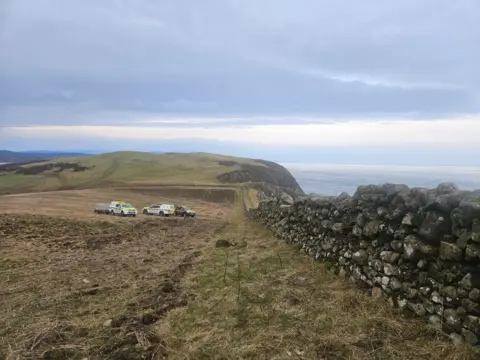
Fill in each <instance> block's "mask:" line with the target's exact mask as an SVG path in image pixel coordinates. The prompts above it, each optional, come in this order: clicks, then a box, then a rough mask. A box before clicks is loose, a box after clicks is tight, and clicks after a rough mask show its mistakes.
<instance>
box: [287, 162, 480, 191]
mask: <svg viewBox="0 0 480 360" xmlns="http://www.w3.org/2000/svg"><path fill="white" fill-rule="evenodd" d="M282 165H283V166H285V167H286V168H287V169H288V170H289V171H290V172H291V173H292V175H293V176H294V177H295V179H297V181H298V183H299V184H300V186H301V187H302V189H303V191H304V192H305V193H307V194H309V193H315V194H321V195H338V194H340V193H342V192H347V193H349V194H353V193H354V192H355V190H356V189H357V187H358V186H359V185H368V184H383V183H387V182H388V183H395V184H406V185H408V186H410V187H426V188H434V187H437V185H438V184H439V183H441V182H453V183H455V184H456V185H457V186H458V187H459V188H460V189H463V190H474V189H480V167H456V166H389V165H385V166H382V165H378V166H377V165H375V166H373V165H327V164H296V163H283V164H282Z"/></svg>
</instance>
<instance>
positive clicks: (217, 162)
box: [0, 151, 303, 193]
mask: <svg viewBox="0 0 480 360" xmlns="http://www.w3.org/2000/svg"><path fill="white" fill-rule="evenodd" d="M250 182H251V183H255V184H257V185H258V184H261V183H268V184H270V185H274V186H278V187H281V188H282V189H284V190H286V191H288V192H290V193H294V192H299V193H303V192H302V190H301V189H300V186H299V185H298V183H297V181H296V180H295V178H294V177H293V176H292V174H290V172H289V171H288V170H287V169H285V168H284V167H283V166H281V165H279V164H276V163H273V162H269V161H264V160H256V159H248V158H239V157H232V156H224V155H217V154H208V153H164V154H152V153H146V152H133V151H121V152H113V153H106V154H100V155H90V156H85V155H84V156H76V157H61V158H57V159H53V160H48V161H35V162H31V163H28V164H7V165H0V193H18V192H29V191H46V190H60V189H86V188H101V187H113V186H132V185H133V186H141V185H145V186H149V185H188V186H191V185H204V186H206V185H217V186H221V185H222V184H223V185H224V186H229V185H230V186H231V184H243V183H250Z"/></svg>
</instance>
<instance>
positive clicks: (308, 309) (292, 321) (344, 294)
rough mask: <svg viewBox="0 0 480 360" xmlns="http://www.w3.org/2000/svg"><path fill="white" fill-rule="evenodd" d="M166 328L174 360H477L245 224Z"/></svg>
mask: <svg viewBox="0 0 480 360" xmlns="http://www.w3.org/2000/svg"><path fill="white" fill-rule="evenodd" d="M217 239H226V240H228V241H230V242H235V243H237V244H238V245H237V246H234V247H230V248H211V249H208V250H207V252H206V254H205V256H204V257H203V261H202V262H201V264H199V265H197V266H196V267H195V269H194V271H193V272H191V273H190V274H189V275H188V276H187V277H186V278H185V280H184V284H183V286H184V290H185V291H187V292H189V293H194V294H195V299H194V300H193V301H191V302H189V304H188V305H187V306H186V307H183V308H176V309H174V310H172V311H171V312H169V314H168V315H167V317H166V319H165V320H164V321H163V322H161V323H159V325H157V328H158V333H159V335H160V337H161V338H162V339H164V341H165V346H166V348H167V352H168V354H169V359H178V360H180V359H181V360H187V359H192V360H193V359H352V360H353V359H355V360H357V359H381V360H387V359H391V360H393V359H395V360H400V359H425V360H427V359H438V360H440V359H442V360H445V359H451V360H453V359H455V360H460V359H462V360H463V359H475V358H478V357H476V356H479V355H480V353H476V354H475V353H474V351H473V350H472V349H471V348H470V349H469V348H467V347H465V348H456V347H454V346H453V345H451V344H450V343H449V339H448V338H446V337H445V336H444V335H442V334H439V333H437V332H436V331H435V330H433V329H430V328H428V327H427V326H426V325H424V324H423V323H421V322H420V321H418V320H409V319H405V318H402V317H401V316H400V315H399V314H398V313H396V312H395V310H393V309H391V308H390V307H389V306H388V305H387V304H386V303H385V302H384V301H383V300H381V299H380V300H375V299H373V298H372V297H370V296H369V295H367V293H365V292H363V291H361V290H359V289H357V288H355V286H353V285H352V284H350V283H348V282H347V281H346V280H344V279H341V278H339V277H337V276H335V275H334V274H333V273H332V272H331V271H330V270H329V269H328V266H325V265H324V264H322V263H320V262H317V261H314V260H313V259H312V258H311V257H307V256H305V255H301V254H300V253H299V252H298V249H297V248H295V247H294V246H287V245H285V244H283V243H281V242H279V241H278V240H276V239H274V238H273V237H272V235H271V234H270V233H269V232H268V231H266V230H265V229H264V228H262V227H261V226H259V225H254V224H251V223H247V222H246V220H245V219H243V218H242V217H241V216H237V217H236V220H235V221H234V222H232V223H231V224H230V225H229V227H228V228H226V230H225V231H224V232H223V233H222V234H219V235H218V236H217Z"/></svg>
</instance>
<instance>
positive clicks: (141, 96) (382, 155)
mask: <svg viewBox="0 0 480 360" xmlns="http://www.w3.org/2000/svg"><path fill="white" fill-rule="evenodd" d="M479 16H480V2H478V0H457V1H455V2H454V1H446V0H422V1H417V0H402V1H394V0H392V1H382V0H364V1H356V0H337V1H335V2H332V1H327V0H255V1H254V0H202V1H195V0H102V1H96V0H82V1H75V0H62V1H60V0H0V148H6V149H11V150H32V149H49V150H66V151H79V150H81V151H86V150H92V151H115V150H141V151H187V152H189V151H205V152H216V153H226V154H231V155H239V156H249V157H258V158H266V159H269V160H275V161H284V162H303V163H323V164H325V163H335V164H372V165H375V164H391V165H459V166H460V165H461V166H480V157H479V156H478V153H479V150H480V115H479V113H480V72H479V71H478V64H479V63H480V48H479V47H478V46H476V44H478V43H479V42H480V23H479V22H478V17H479Z"/></svg>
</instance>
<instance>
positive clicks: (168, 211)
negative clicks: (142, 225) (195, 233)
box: [142, 204, 175, 216]
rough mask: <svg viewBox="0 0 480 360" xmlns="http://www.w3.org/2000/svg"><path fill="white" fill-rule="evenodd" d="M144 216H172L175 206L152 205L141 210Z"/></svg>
mask: <svg viewBox="0 0 480 360" xmlns="http://www.w3.org/2000/svg"><path fill="white" fill-rule="evenodd" d="M142 214H144V215H158V216H170V215H172V216H174V215H175V206H174V205H170V204H153V205H150V206H146V207H144V208H143V209H142Z"/></svg>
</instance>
